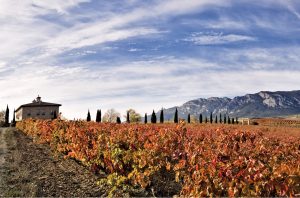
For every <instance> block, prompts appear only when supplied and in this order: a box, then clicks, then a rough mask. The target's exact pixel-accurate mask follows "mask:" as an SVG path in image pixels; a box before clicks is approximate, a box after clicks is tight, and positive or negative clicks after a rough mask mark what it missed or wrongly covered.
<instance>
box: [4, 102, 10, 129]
mask: <svg viewBox="0 0 300 198" xmlns="http://www.w3.org/2000/svg"><path fill="white" fill-rule="evenodd" d="M4 124H5V126H6V127H8V126H9V108H8V105H7V106H6V111H5V123H4Z"/></svg>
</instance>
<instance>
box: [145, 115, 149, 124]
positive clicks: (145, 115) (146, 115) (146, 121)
mask: <svg viewBox="0 0 300 198" xmlns="http://www.w3.org/2000/svg"><path fill="white" fill-rule="evenodd" d="M147 122H148V121H147V113H145V117H144V123H145V124H147Z"/></svg>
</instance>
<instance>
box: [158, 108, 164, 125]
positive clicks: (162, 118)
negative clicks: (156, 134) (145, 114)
mask: <svg viewBox="0 0 300 198" xmlns="http://www.w3.org/2000/svg"><path fill="white" fill-rule="evenodd" d="M159 120H160V123H164V109H163V108H162V109H161V111H160V117H159Z"/></svg>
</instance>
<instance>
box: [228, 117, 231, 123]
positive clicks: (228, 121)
mask: <svg viewBox="0 0 300 198" xmlns="http://www.w3.org/2000/svg"><path fill="white" fill-rule="evenodd" d="M228 124H231V121H230V117H229V116H228Z"/></svg>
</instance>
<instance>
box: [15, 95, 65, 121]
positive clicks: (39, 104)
mask: <svg viewBox="0 0 300 198" xmlns="http://www.w3.org/2000/svg"><path fill="white" fill-rule="evenodd" d="M60 106H61V104H55V103H49V102H43V101H42V99H41V97H40V96H38V97H37V98H36V99H35V100H33V101H32V103H28V104H24V105H21V106H20V107H19V108H18V109H17V110H16V121H21V120H24V119H26V118H33V119H52V118H54V116H55V114H56V115H57V116H58V115H59V107H60Z"/></svg>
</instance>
